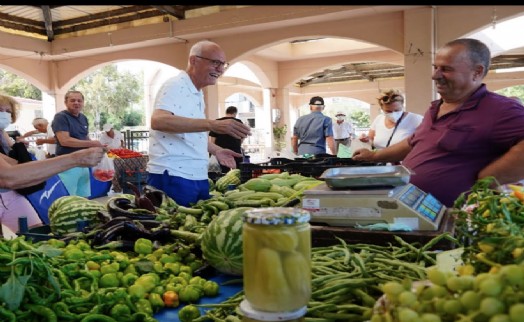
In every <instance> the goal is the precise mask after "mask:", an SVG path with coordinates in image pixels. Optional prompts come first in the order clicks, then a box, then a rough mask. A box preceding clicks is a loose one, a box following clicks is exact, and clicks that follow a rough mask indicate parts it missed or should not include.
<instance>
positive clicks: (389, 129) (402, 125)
mask: <svg viewBox="0 0 524 322" xmlns="http://www.w3.org/2000/svg"><path fill="white" fill-rule="evenodd" d="M377 100H378V104H379V105H380V112H381V113H380V114H379V115H378V116H377V117H376V118H375V119H374V120H373V122H372V123H371V127H370V130H369V132H368V134H367V135H363V136H361V137H360V141H361V142H365V143H368V142H369V143H370V144H371V146H372V147H373V148H374V149H383V148H386V147H388V146H390V145H393V144H395V143H397V142H400V141H402V140H403V139H405V138H407V137H408V136H410V135H411V134H413V133H414V132H415V129H416V128H417V126H419V124H420V122H422V115H420V114H415V113H410V112H407V111H406V110H405V107H404V96H403V95H402V93H401V92H400V91H399V90H394V89H390V90H388V91H386V92H384V93H382V94H381V95H380V96H379V97H378V98H377Z"/></svg>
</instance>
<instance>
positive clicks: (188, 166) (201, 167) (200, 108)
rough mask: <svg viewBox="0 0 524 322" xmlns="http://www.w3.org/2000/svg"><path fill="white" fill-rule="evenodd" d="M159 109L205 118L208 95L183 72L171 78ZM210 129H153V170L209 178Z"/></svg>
mask: <svg viewBox="0 0 524 322" xmlns="http://www.w3.org/2000/svg"><path fill="white" fill-rule="evenodd" d="M154 108H155V109H162V110H166V111H168V112H171V113H173V114H174V115H178V116H182V117H188V118H193V119H205V118H206V115H205V102H204V94H203V92H202V91H201V90H200V91H199V90H197V89H196V87H195V85H194V84H193V82H192V81H191V79H190V78H189V75H188V74H187V73H186V72H185V71H181V72H180V73H179V74H178V75H177V76H174V77H172V78H170V79H168V80H167V81H166V82H165V83H164V84H163V85H162V87H161V88H160V90H159V91H158V94H157V96H156V99H155V105H154ZM207 140H208V132H190V133H168V132H163V131H157V130H153V129H151V130H150V133H149V162H148V164H147V171H148V172H149V173H156V174H162V173H163V172H164V171H165V170H167V171H168V173H169V175H171V176H179V177H182V178H184V179H188V180H205V179H207V178H208V171H207V170H208V162H209V154H208V150H207V148H208V147H207Z"/></svg>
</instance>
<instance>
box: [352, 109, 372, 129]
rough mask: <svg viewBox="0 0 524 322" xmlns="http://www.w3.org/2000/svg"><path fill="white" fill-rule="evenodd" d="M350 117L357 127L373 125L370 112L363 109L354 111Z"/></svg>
mask: <svg viewBox="0 0 524 322" xmlns="http://www.w3.org/2000/svg"><path fill="white" fill-rule="evenodd" d="M349 118H350V119H351V122H352V123H353V125H354V126H356V127H369V126H370V125H371V121H370V119H369V113H367V112H365V111H362V110H358V111H354V112H353V113H351V115H350V116H349Z"/></svg>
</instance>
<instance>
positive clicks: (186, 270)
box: [180, 265, 193, 275]
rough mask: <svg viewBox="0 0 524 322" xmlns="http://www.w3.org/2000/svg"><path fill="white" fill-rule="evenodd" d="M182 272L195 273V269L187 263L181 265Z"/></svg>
mask: <svg viewBox="0 0 524 322" xmlns="http://www.w3.org/2000/svg"><path fill="white" fill-rule="evenodd" d="M180 272H186V273H188V274H189V275H191V274H193V270H192V269H191V267H189V266H187V265H182V266H180Z"/></svg>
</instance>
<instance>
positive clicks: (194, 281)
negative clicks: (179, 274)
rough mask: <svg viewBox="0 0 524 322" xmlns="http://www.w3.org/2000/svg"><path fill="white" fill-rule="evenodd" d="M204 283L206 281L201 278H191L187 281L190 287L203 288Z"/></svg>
mask: <svg viewBox="0 0 524 322" xmlns="http://www.w3.org/2000/svg"><path fill="white" fill-rule="evenodd" d="M205 282H206V279H205V278H203V277H202V276H193V277H191V279H190V280H189V284H190V285H201V286H204V283H205Z"/></svg>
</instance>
